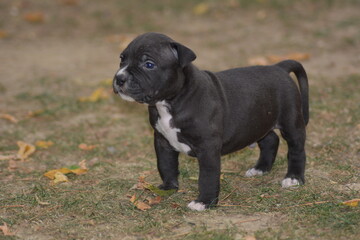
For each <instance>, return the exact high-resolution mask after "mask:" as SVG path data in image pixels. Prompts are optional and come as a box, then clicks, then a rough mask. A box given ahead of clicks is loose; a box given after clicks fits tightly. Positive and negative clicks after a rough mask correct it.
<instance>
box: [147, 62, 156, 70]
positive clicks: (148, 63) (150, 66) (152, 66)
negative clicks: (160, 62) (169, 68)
mask: <svg viewBox="0 0 360 240" xmlns="http://www.w3.org/2000/svg"><path fill="white" fill-rule="evenodd" d="M145 68H147V69H154V68H155V63H153V62H151V61H146V62H145Z"/></svg>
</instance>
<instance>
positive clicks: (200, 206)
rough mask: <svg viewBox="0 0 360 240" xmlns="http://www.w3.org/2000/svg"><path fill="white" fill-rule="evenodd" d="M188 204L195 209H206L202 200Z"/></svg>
mask: <svg viewBox="0 0 360 240" xmlns="http://www.w3.org/2000/svg"><path fill="white" fill-rule="evenodd" d="M187 206H188V208H190V209H191V210H194V211H204V210H205V209H206V208H205V204H203V203H201V202H195V201H192V202H191V203H189V204H188V205H187Z"/></svg>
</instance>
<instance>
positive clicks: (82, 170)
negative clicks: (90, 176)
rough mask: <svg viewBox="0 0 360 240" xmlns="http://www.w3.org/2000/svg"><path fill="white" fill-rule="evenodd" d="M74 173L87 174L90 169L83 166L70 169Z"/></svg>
mask: <svg viewBox="0 0 360 240" xmlns="http://www.w3.org/2000/svg"><path fill="white" fill-rule="evenodd" d="M70 171H71V172H72V173H74V174H76V175H82V174H85V173H86V172H87V171H88V170H87V169H82V168H78V169H74V170H70Z"/></svg>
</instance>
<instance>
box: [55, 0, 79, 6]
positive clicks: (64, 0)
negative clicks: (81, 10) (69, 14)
mask: <svg viewBox="0 0 360 240" xmlns="http://www.w3.org/2000/svg"><path fill="white" fill-rule="evenodd" d="M60 2H61V4H63V5H66V6H77V5H78V4H79V0H61V1H60Z"/></svg>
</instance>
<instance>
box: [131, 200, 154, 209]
mask: <svg viewBox="0 0 360 240" xmlns="http://www.w3.org/2000/svg"><path fill="white" fill-rule="evenodd" d="M134 205H135V207H137V208H138V209H140V210H141V211H146V210H148V209H150V208H151V206H149V205H148V204H146V203H144V202H142V201H137V202H135V203H134Z"/></svg>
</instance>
